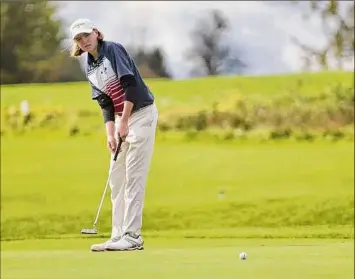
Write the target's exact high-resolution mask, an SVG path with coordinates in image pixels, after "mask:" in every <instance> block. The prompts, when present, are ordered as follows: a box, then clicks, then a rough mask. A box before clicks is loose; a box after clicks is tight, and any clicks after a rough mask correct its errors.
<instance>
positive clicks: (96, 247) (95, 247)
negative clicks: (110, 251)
mask: <svg viewBox="0 0 355 279" xmlns="http://www.w3.org/2000/svg"><path fill="white" fill-rule="evenodd" d="M120 239H121V237H119V236H117V237H114V238H111V239H109V240H107V241H105V242H103V243H98V244H93V245H92V246H91V251H92V252H104V251H105V250H106V246H107V245H109V244H111V243H114V242H117V241H119V240H120Z"/></svg>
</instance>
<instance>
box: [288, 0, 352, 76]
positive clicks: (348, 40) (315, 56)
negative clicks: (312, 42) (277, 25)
mask: <svg viewBox="0 0 355 279" xmlns="http://www.w3.org/2000/svg"><path fill="white" fill-rule="evenodd" d="M292 2H293V3H294V4H301V1H292ZM305 2H308V3H304V2H303V1H302V4H307V6H308V9H307V11H306V12H305V13H304V15H305V18H306V19H309V18H310V17H312V16H320V17H321V19H322V27H323V30H324V34H325V36H326V39H327V43H326V45H325V46H324V47H323V48H321V49H315V48H313V47H311V46H309V45H307V43H304V42H300V41H299V40H297V39H294V41H295V43H296V44H298V45H299V46H300V47H301V49H302V50H303V52H304V61H305V66H306V68H308V67H309V66H310V65H311V64H312V62H311V61H312V60H315V63H316V64H317V65H319V66H320V67H321V68H322V69H328V68H329V62H330V60H331V59H334V60H335V61H336V63H337V68H338V69H339V70H341V69H342V68H343V65H344V62H345V61H347V60H349V59H353V58H354V2H353V1H337V0H328V1H314V0H311V1H305ZM341 2H343V3H341ZM341 6H342V7H341ZM341 8H344V9H341Z"/></svg>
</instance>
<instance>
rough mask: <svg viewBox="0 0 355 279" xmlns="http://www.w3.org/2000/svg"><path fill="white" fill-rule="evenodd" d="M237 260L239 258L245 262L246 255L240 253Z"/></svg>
mask: <svg viewBox="0 0 355 279" xmlns="http://www.w3.org/2000/svg"><path fill="white" fill-rule="evenodd" d="M239 258H240V259H241V260H246V259H247V253H245V252H241V253H240V254H239Z"/></svg>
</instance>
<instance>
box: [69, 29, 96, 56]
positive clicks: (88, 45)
mask: <svg viewBox="0 0 355 279" xmlns="http://www.w3.org/2000/svg"><path fill="white" fill-rule="evenodd" d="M97 36H98V34H97V32H96V31H92V32H91V33H80V34H78V35H77V36H76V37H75V39H74V40H75V41H76V42H77V44H78V45H79V47H80V48H81V49H82V50H83V51H85V52H93V51H95V50H96V48H97Z"/></svg>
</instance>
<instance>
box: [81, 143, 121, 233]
mask: <svg viewBox="0 0 355 279" xmlns="http://www.w3.org/2000/svg"><path fill="white" fill-rule="evenodd" d="M121 145H122V139H121V137H118V145H117V149H116V151H115V155H114V156H113V162H115V161H116V160H117V156H118V153H119V152H120V149H121ZM113 166H114V163H112V164H111V167H110V171H109V176H108V178H107V182H106V186H105V190H104V192H103V194H102V197H101V201H100V204H99V208H98V209H97V213H96V218H95V221H94V225H93V228H92V229H82V230H81V233H82V234H97V233H98V230H97V229H96V224H97V220H98V219H99V215H100V211H101V207H102V203H103V201H104V198H105V195H106V191H107V187H108V184H109V182H110V178H111V174H112V170H113Z"/></svg>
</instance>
